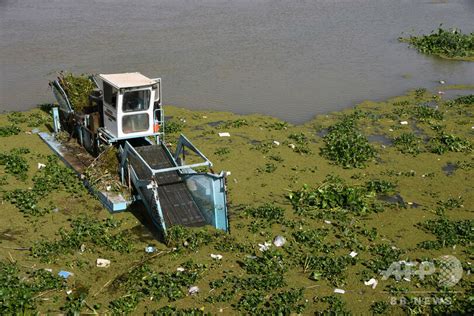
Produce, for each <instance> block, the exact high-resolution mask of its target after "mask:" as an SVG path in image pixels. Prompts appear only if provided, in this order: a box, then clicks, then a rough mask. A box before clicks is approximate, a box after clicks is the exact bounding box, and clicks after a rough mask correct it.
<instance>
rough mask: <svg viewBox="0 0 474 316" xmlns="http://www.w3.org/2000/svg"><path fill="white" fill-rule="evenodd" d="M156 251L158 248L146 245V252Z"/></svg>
mask: <svg viewBox="0 0 474 316" xmlns="http://www.w3.org/2000/svg"><path fill="white" fill-rule="evenodd" d="M155 251H156V248H155V247H153V246H148V247H145V252H146V253H152V252H155Z"/></svg>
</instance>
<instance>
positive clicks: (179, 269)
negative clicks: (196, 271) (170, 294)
mask: <svg viewBox="0 0 474 316" xmlns="http://www.w3.org/2000/svg"><path fill="white" fill-rule="evenodd" d="M185 270H186V269H185V268H183V267H177V268H176V271H178V272H184V271H185Z"/></svg>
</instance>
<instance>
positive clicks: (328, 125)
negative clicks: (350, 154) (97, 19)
mask: <svg viewBox="0 0 474 316" xmlns="http://www.w3.org/2000/svg"><path fill="white" fill-rule="evenodd" d="M471 98H472V97H471ZM31 113H37V114H31ZM165 115H166V116H167V119H168V135H167V138H166V141H167V142H170V143H171V144H174V143H175V139H176V137H177V136H178V135H179V133H180V132H182V133H184V134H185V135H186V136H187V137H188V138H189V139H190V140H192V141H193V143H195V144H196V146H197V147H198V148H200V149H201V150H202V152H203V153H205V154H206V155H207V156H208V157H209V158H210V160H211V161H213V163H214V169H215V170H216V171H219V170H226V171H230V172H231V174H230V175H229V176H228V189H229V202H230V214H231V216H230V226H231V232H230V234H229V235H226V236H224V235H222V234H219V233H216V232H214V231H213V230H211V229H197V230H180V229H176V230H175V231H174V232H173V234H172V235H171V237H172V238H171V239H170V241H169V244H168V245H165V244H163V243H159V242H157V241H156V240H155V239H154V236H153V234H151V233H150V232H149V231H148V230H147V229H146V228H145V227H143V225H142V224H141V223H140V221H143V215H141V214H140V213H139V211H138V210H133V212H126V213H121V214H117V215H114V216H113V218H114V219H117V220H119V221H121V224H118V223H115V222H111V221H110V220H107V219H108V218H110V217H111V215H109V214H108V213H107V211H106V210H105V209H104V208H102V207H101V204H100V203H99V202H98V201H96V200H94V199H92V198H91V196H90V195H89V194H88V193H87V192H86V191H85V189H83V188H82V187H81V186H80V185H75V184H73V185H71V184H67V183H65V184H63V183H60V182H57V183H56V180H58V179H68V180H70V181H71V182H74V181H72V180H71V178H68V172H67V171H66V170H65V169H64V168H63V167H62V165H61V164H56V163H55V162H54V161H49V160H48V158H47V157H48V156H49V155H52V152H50V151H49V149H48V148H47V146H46V145H45V144H43V143H42V141H41V140H40V138H39V137H38V136H37V135H35V134H34V133H35V132H36V130H34V129H35V128H39V129H40V130H43V131H44V130H47V125H48V124H50V122H49V119H48V118H45V119H44V120H40V119H38V120H39V121H40V123H39V124H38V125H39V126H38V127H34V126H28V125H31V122H32V121H33V120H32V118H33V117H43V116H44V114H43V113H42V112H41V111H40V110H33V111H30V112H26V113H23V114H21V115H18V114H16V115H11V114H10V115H1V116H0V126H9V125H10V124H11V123H12V120H13V121H15V120H16V123H15V126H17V127H18V129H19V131H18V133H17V135H12V136H7V137H2V138H1V139H2V142H1V144H0V153H2V155H3V156H2V157H4V158H2V161H3V163H2V166H0V170H1V172H2V173H1V174H0V176H1V179H2V181H1V183H2V185H1V187H0V189H1V190H2V204H3V205H2V213H3V214H2V215H3V218H5V220H4V221H2V224H0V234H1V235H0V241H1V242H0V247H2V250H3V251H2V253H1V255H0V256H1V257H0V258H1V262H2V263H1V264H2V270H1V271H2V272H1V275H0V279H2V280H4V279H5V278H6V271H10V270H8V269H11V267H12V266H15V267H16V268H17V269H18V277H19V278H20V279H18V280H16V281H15V279H13V280H9V281H8V282H10V283H6V282H4V283H3V284H4V285H0V286H3V287H2V291H6V292H5V293H8V295H5V296H4V297H5V298H2V299H3V300H4V301H5V300H6V301H7V302H9V303H10V304H11V303H12V302H13V303H16V304H17V305H16V306H17V309H16V310H18V308H19V307H18V306H20V305H21V304H20V303H19V302H21V301H22V296H21V295H20V294H25V293H26V294H25V295H26V296H25V297H27V298H28V295H29V300H30V301H31V302H33V304H34V305H36V306H35V308H37V309H38V310H39V311H41V312H45V313H46V312H50V313H54V312H59V311H60V310H63V311H72V310H78V309H81V310H82V311H83V312H92V311H93V310H96V311H98V312H100V313H104V312H106V311H109V312H110V311H112V312H133V313H143V312H150V311H156V310H158V309H159V308H162V307H164V306H167V305H171V306H175V307H176V308H178V309H183V308H187V309H189V308H197V309H199V310H200V311H202V312H204V313H207V312H209V313H212V314H219V313H226V314H239V313H251V314H254V313H257V312H264V311H266V312H268V313H272V314H275V313H277V312H278V311H280V312H282V313H289V312H296V313H300V312H301V313H303V314H313V313H314V312H316V311H322V310H328V311H329V310H331V311H339V312H342V311H350V312H352V313H354V314H362V313H369V312H374V313H376V312H377V313H378V312H384V313H387V314H404V313H407V312H408V309H410V308H411V309H419V310H420V311H424V312H434V310H435V309H436V310H437V311H440V312H441V313H451V312H452V311H455V310H458V311H461V312H462V311H463V310H464V309H465V308H467V307H468V304H469V302H468V290H469V281H470V280H471V281H472V276H471V275H468V271H471V269H472V268H471V264H470V257H469V254H468V248H469V247H470V246H472V244H471V243H472V237H473V236H472V230H471V229H470V227H472V224H473V222H472V209H473V207H474V202H472V201H474V193H473V192H472V190H471V189H470V188H471V187H472V178H473V173H474V171H473V167H474V159H473V155H472V146H473V144H474V134H473V133H474V132H473V131H474V130H473V127H474V121H473V119H472V117H473V115H474V103H473V102H472V99H469V98H465V99H458V101H446V100H443V99H442V95H441V96H440V95H438V94H431V93H429V92H427V91H425V90H423V89H417V90H414V91H411V92H409V93H408V94H407V95H404V96H400V97H395V98H392V99H389V100H386V101H383V102H372V101H366V102H363V103H361V104H359V105H357V106H356V107H355V108H352V109H347V110H345V111H343V112H335V113H329V114H325V115H319V116H316V117H315V118H314V119H312V120H311V121H309V122H306V123H305V124H302V125H291V124H288V123H286V122H283V121H281V120H278V119H276V118H272V117H269V116H265V115H236V114H233V113H227V112H214V111H190V110H187V109H182V108H178V107H172V106H168V107H166V108H165ZM18 117H23V118H26V119H19V118H18ZM344 117H346V118H347V117H349V118H351V119H352V120H353V121H354V122H355V128H356V130H357V132H358V133H360V137H361V138H363V139H365V138H367V139H368V141H369V145H370V146H371V148H372V149H373V150H374V151H375V155H374V156H373V157H372V156H368V157H367V159H366V160H365V161H364V164H365V167H364V168H343V167H342V166H341V165H339V164H336V163H335V162H333V161H331V160H328V159H326V158H324V157H323V156H321V155H320V152H321V149H323V148H326V149H327V146H328V145H330V144H333V143H330V142H329V139H328V138H325V136H326V135H328V133H331V131H332V130H334V125H335V124H337V123H338V122H341V120H343V118H344ZM219 132H228V133H229V134H230V137H220V136H219V134H218V133H219ZM13 134H15V133H13ZM358 135H359V134H358ZM19 147H25V148H27V150H18V149H16V152H15V148H19ZM351 148H352V147H348V150H351ZM12 150H13V152H12ZM6 155H8V157H17V158H12V159H10V160H8V159H9V158H5V157H6ZM358 155H359V153H354V156H358ZM18 157H20V158H18ZM21 158H23V161H24V162H26V165H27V166H28V167H25V166H24V164H23V165H22V164H21V163H20V165H22V166H23V167H22V168H12V165H13V164H12V163H10V164H9V165H8V162H9V161H15V162H16V164H15V165H18V163H17V162H18V161H19V160H21ZM38 163H42V164H45V165H46V166H53V167H54V168H52V169H49V170H48V171H52V173H51V174H52V176H51V177H53V178H49V180H48V175H47V174H44V168H43V169H39V170H38V166H39V165H38ZM8 168H10V169H8ZM25 168H27V169H28V170H26V171H25V170H24V169H25ZM7 169H8V170H16V171H17V173H15V172H12V173H8V172H7V171H8V170H7ZM18 170H20V171H18ZM21 170H23V171H21ZM42 170H43V171H42ZM18 172H20V173H22V174H25V176H24V177H21V176H17V175H18ZM329 175H331V177H329V178H328V176H329ZM54 177H56V178H54ZM337 178H339V179H337ZM305 184H307V185H308V188H305V186H304V185H305ZM41 186H44V187H45V188H47V189H49V190H43V191H42V192H44V196H31V195H28V194H23V195H18V194H17V195H14V194H12V193H11V192H15V190H18V189H19V190H23V191H22V192H25V191H34V190H35V188H40V187H41ZM29 188H32V189H29ZM312 188H319V190H313V189H312ZM37 190H39V189H37ZM46 191H47V192H46ZM16 192H18V191H16ZM351 192H352V193H351ZM12 196H14V197H16V199H15V198H12ZM20 196H21V197H23V198H25V199H27V201H25V200H24V199H19V198H18V197H20ZM290 197H291V198H290ZM28 199H29V200H28ZM35 199H36V200H35ZM12 202H14V203H15V204H12ZM31 203H34V204H35V205H37V207H31ZM19 206H22V207H21V208H19ZM31 209H33V210H38V209H41V210H43V211H42V212H33V211H30V212H29V211H28V210H31ZM25 210H26V211H25ZM25 213H28V214H29V216H28V217H25ZM466 227H467V228H466ZM92 228H93V229H92ZM61 231H62V232H61ZM277 235H281V236H283V237H284V238H285V239H286V244H285V245H283V247H281V248H277V247H275V246H273V245H271V242H272V241H273V239H274V237H275V236H277ZM101 236H107V238H101ZM265 242H269V243H270V245H271V246H269V248H270V249H269V250H268V251H266V252H262V251H260V250H259V248H262V247H261V246H259V244H264V243H265ZM147 246H154V247H156V251H155V252H154V253H151V254H147V253H145V247H147ZM174 248H176V249H174ZM19 249H20V250H19ZM211 254H220V255H222V259H214V258H212V257H211ZM445 255H449V256H454V257H456V258H457V259H458V260H460V262H461V263H462V265H463V268H464V275H463V277H462V278H461V280H460V281H459V282H457V283H456V284H449V283H446V282H444V283H443V282H442V281H443V280H444V279H442V278H440V274H439V273H435V274H432V275H429V276H426V277H425V278H424V279H420V278H419V277H418V276H415V275H411V276H410V275H407V276H406V277H407V280H400V281H397V280H395V278H394V277H393V276H390V277H389V278H388V279H387V280H382V276H381V275H380V271H382V270H387V269H389V267H390V266H391V264H392V263H393V262H397V263H398V262H399V261H402V260H405V261H406V262H410V261H413V262H417V263H418V264H420V263H421V262H422V261H429V262H433V263H435V264H436V265H437V268H439V266H438V263H439V258H441V256H445ZM98 258H106V259H109V260H111V266H110V267H109V268H98V267H96V260H97V259H98ZM189 260H192V262H189ZM435 260H438V261H436V262H435ZM441 261H442V260H441ZM12 262H14V263H13V264H12ZM41 268H47V269H52V271H53V275H56V274H57V273H58V272H59V271H60V270H67V271H69V272H72V273H73V275H72V276H70V277H69V278H68V279H67V281H66V283H65V284H63V283H62V281H61V280H56V279H54V281H52V280H51V278H49V277H45V276H36V277H33V276H32V272H33V271H36V270H37V269H41ZM10 274H11V271H10ZM24 276H26V277H27V278H26V279H23V277H24ZM372 278H373V279H375V280H377V282H378V284H377V285H376V287H375V288H372V286H366V285H364V281H369V280H370V279H372ZM44 280H47V282H46V281H45V282H42V287H40V286H36V287H28V286H24V287H23V288H20V287H18V285H19V284H30V285H31V284H39V283H41V281H44ZM440 281H441V286H443V285H444V286H446V285H453V286H452V287H446V288H441V287H440V284H439V282H440ZM45 284H46V285H48V286H49V287H48V286H45ZM191 286H197V287H198V288H199V292H198V293H197V294H195V295H189V294H188V290H189V288H190V287H191ZM335 289H339V290H343V291H344V293H343V294H341V293H338V292H342V291H337V292H336V293H335V292H334V291H335ZM69 290H71V291H72V292H70V294H67V291H69ZM22 291H23V292H22ZM441 299H442V300H444V302H451V304H448V303H439V304H438V305H436V304H425V303H423V302H426V301H430V302H432V301H433V300H437V302H440V301H441ZM23 300H24V299H23ZM394 302H395V303H396V304H393V303H394ZM402 302H406V305H403V304H401V303H402ZM420 302H422V303H420ZM4 306H6V307H2V308H8V305H4ZM10 306H11V305H10ZM14 306H15V305H14ZM23 306H24V305H23ZM13 310H15V309H13ZM8 311H9V310H8V309H6V310H3V311H2V312H5V313H8ZM188 311H189V310H188ZM160 312H163V310H161V311H160ZM197 312H199V311H197Z"/></svg>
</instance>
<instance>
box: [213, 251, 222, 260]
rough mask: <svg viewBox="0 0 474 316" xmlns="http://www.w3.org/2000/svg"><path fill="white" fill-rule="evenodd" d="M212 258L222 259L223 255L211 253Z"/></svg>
mask: <svg viewBox="0 0 474 316" xmlns="http://www.w3.org/2000/svg"><path fill="white" fill-rule="evenodd" d="M211 258H212V259H216V260H221V259H222V255H215V254H213V253H211Z"/></svg>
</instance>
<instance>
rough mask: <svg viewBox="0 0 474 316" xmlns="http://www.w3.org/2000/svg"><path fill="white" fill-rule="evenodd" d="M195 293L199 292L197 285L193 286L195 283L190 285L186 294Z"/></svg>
mask: <svg viewBox="0 0 474 316" xmlns="http://www.w3.org/2000/svg"><path fill="white" fill-rule="evenodd" d="M197 293H199V287H197V286H195V285H194V286H191V287H190V288H189V290H188V294H189V295H195V294H197Z"/></svg>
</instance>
